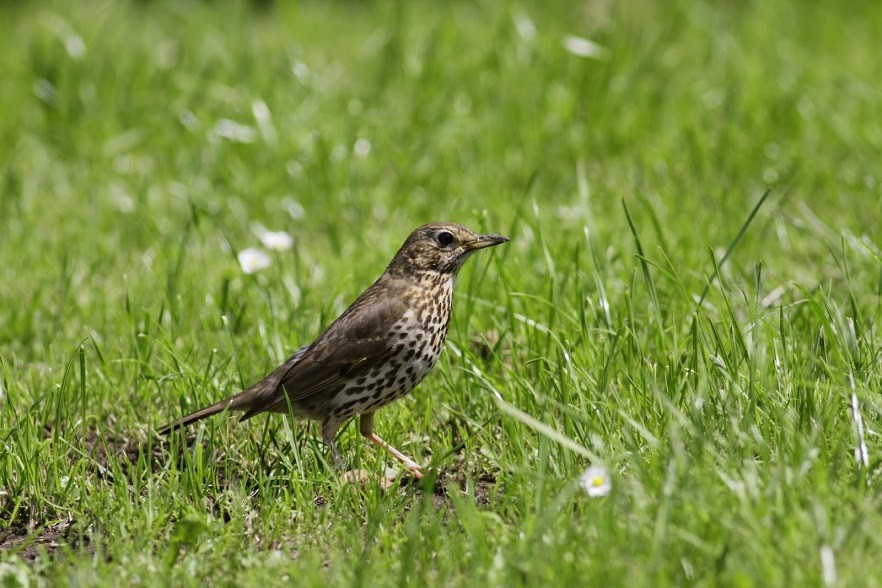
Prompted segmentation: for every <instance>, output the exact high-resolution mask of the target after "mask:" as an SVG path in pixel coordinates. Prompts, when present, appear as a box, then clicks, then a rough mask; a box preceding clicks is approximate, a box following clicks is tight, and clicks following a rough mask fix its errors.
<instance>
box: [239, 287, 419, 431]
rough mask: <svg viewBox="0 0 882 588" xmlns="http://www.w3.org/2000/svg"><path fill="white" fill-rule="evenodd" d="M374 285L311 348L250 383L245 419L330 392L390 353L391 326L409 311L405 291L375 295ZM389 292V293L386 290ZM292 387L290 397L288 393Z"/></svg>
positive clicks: (365, 371) (360, 374)
mask: <svg viewBox="0 0 882 588" xmlns="http://www.w3.org/2000/svg"><path fill="white" fill-rule="evenodd" d="M375 293H376V291H375V290H374V289H373V288H371V289H369V290H368V291H367V292H365V294H363V295H362V296H361V297H360V298H359V299H358V300H356V301H355V302H354V303H353V304H352V306H350V307H349V308H348V309H347V311H346V312H344V313H343V314H342V315H341V316H340V317H339V318H338V319H337V320H336V321H334V323H332V324H331V326H330V327H328V329H327V330H326V331H325V332H324V333H322V335H321V336H320V337H319V338H318V339H316V340H315V342H314V343H313V344H312V345H310V346H309V347H308V348H307V349H306V350H301V352H298V353H297V354H296V355H294V356H293V357H291V358H290V359H289V360H288V361H286V362H285V363H284V364H282V365H281V366H279V367H278V368H276V370H274V371H273V372H272V373H271V374H269V375H268V376H267V377H266V378H264V379H263V380H262V381H261V382H258V383H257V384H255V385H254V386H252V387H251V388H249V389H248V390H247V391H246V393H245V395H248V396H251V402H248V403H247V404H248V406H247V409H246V413H245V414H244V415H243V416H242V419H243V420H244V419H247V418H251V417H252V416H254V415H256V414H260V413H262V412H265V411H268V410H274V409H277V408H279V407H282V406H285V405H286V404H287V403H288V402H290V403H291V404H292V405H296V404H299V403H301V402H303V401H304V400H307V399H309V398H312V397H315V396H319V395H320V396H326V397H331V396H333V395H334V394H336V393H337V392H338V391H339V390H340V389H341V388H343V386H345V385H346V382H348V381H349V380H351V379H353V378H358V377H360V376H362V375H364V374H366V373H367V372H368V371H369V370H370V369H371V368H373V367H374V366H376V365H377V364H382V363H385V361H386V360H387V359H388V358H389V357H390V356H391V353H392V348H391V346H390V345H389V338H388V335H387V333H388V331H389V327H390V326H391V325H392V324H393V323H394V322H395V321H396V320H398V319H399V318H401V316H402V315H403V314H404V313H405V311H406V310H407V305H406V303H405V301H404V299H403V298H402V297H401V296H395V295H392V296H388V295H386V296H372V294H375ZM386 294H388V293H386ZM286 392H287V396H286Z"/></svg>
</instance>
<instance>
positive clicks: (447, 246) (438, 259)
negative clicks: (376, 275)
mask: <svg viewBox="0 0 882 588" xmlns="http://www.w3.org/2000/svg"><path fill="white" fill-rule="evenodd" d="M506 241H508V237H503V236H502V235H493V234H488V235H479V234H477V233H475V232H474V231H471V230H470V229H467V228H466V227H464V226H462V225H458V224H456V223H447V222H441V223H430V224H427V225H423V226H421V227H419V228H417V229H416V230H415V231H414V232H412V233H411V234H410V236H409V237H408V238H407V240H406V241H405V242H404V245H402V246H401V249H399V250H398V253H396V254H395V257H394V258H393V259H392V263H390V264H389V268H388V269H387V270H386V271H387V272H390V273H404V274H407V273H410V274H414V273H417V274H418V273H437V274H442V275H443V274H447V275H450V276H451V277H453V276H455V275H456V273H457V272H458V271H459V269H460V268H461V267H462V264H463V263H465V260H466V259H468V257H469V256H470V255H471V254H472V253H474V252H475V251H477V250H478V249H484V248H485V247H493V246H494V245H500V244H502V243H505V242H506Z"/></svg>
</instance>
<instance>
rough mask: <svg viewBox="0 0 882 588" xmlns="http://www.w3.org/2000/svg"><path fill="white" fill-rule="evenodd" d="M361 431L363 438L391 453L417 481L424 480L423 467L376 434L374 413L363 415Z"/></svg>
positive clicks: (360, 422)
mask: <svg viewBox="0 0 882 588" xmlns="http://www.w3.org/2000/svg"><path fill="white" fill-rule="evenodd" d="M359 430H360V431H361V434H362V436H363V437H365V438H366V439H367V440H368V441H370V442H371V443H374V444H376V445H379V446H380V447H382V448H383V449H385V450H386V451H388V452H389V455H391V456H392V457H394V458H395V459H397V460H398V461H400V462H401V463H402V464H403V465H404V467H406V468H407V469H408V470H409V471H410V472H411V473H412V474H413V477H414V478H416V479H418V480H419V479H422V477H423V472H422V471H420V470H421V466H420V465H419V464H418V463H416V462H415V461H414V460H412V459H411V458H409V457H407V456H406V455H404V454H403V453H401V452H400V451H398V450H397V449H395V448H394V447H392V446H391V445H389V444H388V443H386V442H385V441H383V440H382V439H380V437H378V436H377V435H376V434H375V433H374V413H372V412H366V413H364V414H362V415H361V419H360V421H359Z"/></svg>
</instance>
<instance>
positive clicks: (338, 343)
mask: <svg viewBox="0 0 882 588" xmlns="http://www.w3.org/2000/svg"><path fill="white" fill-rule="evenodd" d="M508 240H509V239H508V237H504V236H502V235H497V234H483V235H482V234H478V233H475V232H474V231H472V230H470V229H468V228H466V227H464V226H462V225H459V224H456V223H452V222H434V223H429V224H425V225H422V226H420V227H417V228H416V229H415V230H414V231H413V232H412V233H411V234H410V235H409V236H408V237H407V239H406V240H405V241H404V244H403V245H401V247H400V249H398V252H397V253H396V254H395V256H394V257H393V258H392V261H391V262H390V263H389V265H388V266H387V267H386V270H385V271H384V272H383V274H382V275H381V276H380V277H379V278H378V279H377V280H376V281H375V282H374V283H373V284H372V285H371V286H370V287H369V288H368V289H367V290H365V291H364V292H363V293H362V294H361V295H360V296H359V297H358V298H356V300H355V301H354V302H353V303H352V304H351V305H350V306H349V308H347V309H346V310H345V311H344V312H343V313H342V314H341V315H340V316H339V317H338V318H337V319H336V320H334V321H333V322H332V323H331V324H330V325H329V326H328V327H327V328H326V329H325V330H324V332H322V333H321V335H319V337H318V338H317V339H316V340H315V341H314V342H312V343H311V344H309V345H305V346H303V347H301V348H300V349H299V350H298V351H297V352H296V353H294V354H293V355H292V356H291V357H290V358H288V359H287V360H286V361H285V362H284V363H283V364H281V365H280V366H279V367H277V368H276V369H275V370H273V371H272V372H270V373H269V374H268V375H267V376H266V377H264V378H263V379H262V380H260V381H259V382H257V383H256V384H254V385H252V386H251V387H249V388H247V389H245V390H244V391H242V392H239V393H238V394H235V395H233V396H230V397H229V398H226V399H224V400H221V401H219V402H217V403H215V404H212V405H210V406H207V407H205V408H202V409H200V410H197V411H196V412H193V413H191V414H188V415H186V416H184V417H182V418H179V419H177V420H175V421H173V422H171V423H169V424H167V425H165V426H164V427H162V428H161V429H160V430H159V431H158V432H159V433H160V434H168V433H171V432H172V431H175V430H177V429H179V428H181V427H185V426H187V425H189V424H191V423H194V422H196V421H200V420H202V419H204V418H206V417H209V416H211V415H214V414H218V413H222V412H244V414H243V415H242V416H241V418H240V420H246V419H250V418H251V417H253V416H255V415H258V414H261V413H265V412H276V413H293V415H294V416H295V417H300V418H307V419H311V420H314V421H318V422H319V423H320V428H321V437H322V441H323V442H324V443H325V445H326V446H327V447H329V448H330V451H331V455H332V456H333V459H334V461H335V462H336V465H337V466H338V467H339V468H340V469H341V470H346V465H345V462H344V461H343V458H342V457H341V455H340V451H339V450H338V448H337V444H336V441H335V439H336V436H337V432H338V430H339V429H340V427H341V426H342V425H343V424H344V423H345V422H346V421H348V420H349V419H351V418H354V417H356V416H358V417H359V432H360V433H361V435H362V436H363V437H365V438H366V439H367V440H369V441H371V442H372V443H374V444H375V445H377V446H379V447H381V448H383V449H384V450H385V451H387V452H388V453H389V454H390V455H391V456H392V457H394V458H395V459H396V460H398V461H399V462H401V464H402V465H403V466H404V467H405V468H406V469H407V470H409V471H410V472H411V473H412V475H413V476H414V477H416V478H418V479H419V478H422V476H423V474H422V466H420V465H419V464H417V463H416V462H415V461H414V460H413V459H411V458H410V457H408V456H406V455H404V454H403V453H402V452H400V451H399V450H397V449H396V448H394V447H393V446H391V445H389V444H388V443H386V442H385V441H384V440H383V439H381V438H380V437H379V436H378V435H377V434H376V433H375V432H374V414H375V412H376V411H377V410H378V409H380V408H382V407H383V406H386V405H387V404H389V403H391V402H393V401H395V400H398V399H399V398H401V397H403V396H405V395H406V394H408V393H410V392H411V391H412V390H413V389H414V388H415V387H416V386H417V384H419V383H420V382H421V381H422V380H423V378H425V377H426V375H427V374H428V373H429V371H431V369H432V368H433V367H434V366H435V363H436V362H437V361H438V358H439V356H440V355H441V350H442V348H443V347H444V341H445V339H446V337H447V330H448V326H449V324H450V317H451V310H452V306H453V287H454V281H455V279H456V276H457V274H458V273H459V270H460V269H461V268H462V266H463V264H464V263H465V262H466V260H467V259H468V258H469V257H470V256H471V255H472V254H473V253H475V252H476V251H478V250H480V249H485V248H487V247H494V246H496V245H500V244H502V243H506V242H507V241H508Z"/></svg>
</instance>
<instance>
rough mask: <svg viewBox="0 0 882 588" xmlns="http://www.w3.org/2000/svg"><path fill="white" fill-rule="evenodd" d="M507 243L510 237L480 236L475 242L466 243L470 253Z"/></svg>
mask: <svg viewBox="0 0 882 588" xmlns="http://www.w3.org/2000/svg"><path fill="white" fill-rule="evenodd" d="M507 241H508V237H503V236H502V235H493V234H491V235H478V238H477V239H475V240H474V241H469V242H468V243H465V248H466V249H468V250H469V251H474V250H476V249H484V248H485V247H493V246H494V245H502V244H503V243H506V242H507Z"/></svg>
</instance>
